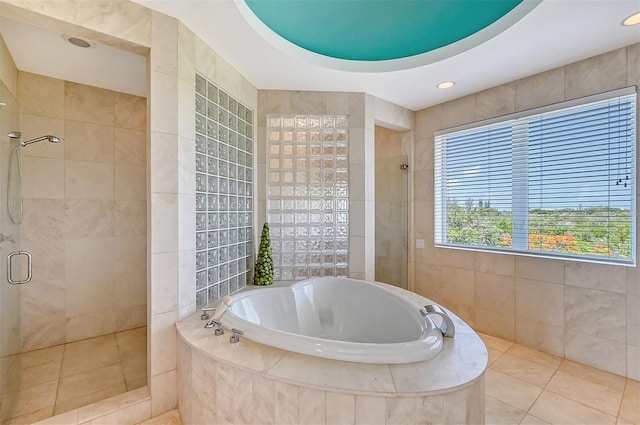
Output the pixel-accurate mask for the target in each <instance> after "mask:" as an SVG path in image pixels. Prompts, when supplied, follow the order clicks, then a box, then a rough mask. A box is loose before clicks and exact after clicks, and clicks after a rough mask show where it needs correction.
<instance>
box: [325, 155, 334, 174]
mask: <svg viewBox="0 0 640 425" xmlns="http://www.w3.org/2000/svg"><path fill="white" fill-rule="evenodd" d="M322 168H323V169H329V170H331V171H333V170H334V169H335V168H336V160H335V159H334V158H333V157H323V158H322Z"/></svg>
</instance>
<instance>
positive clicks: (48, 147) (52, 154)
mask: <svg viewBox="0 0 640 425" xmlns="http://www.w3.org/2000/svg"><path fill="white" fill-rule="evenodd" d="M45 134H51V135H53V136H57V137H59V138H60V140H61V141H62V143H35V144H32V145H29V148H28V149H22V150H21V154H22V156H38V157H42V158H52V159H63V158H64V151H65V146H66V144H67V142H66V139H65V123H64V120H63V119H61V118H51V117H45V116H41V115H32V114H24V113H23V114H22V140H31V139H35V138H36V137H40V136H42V135H45Z"/></svg>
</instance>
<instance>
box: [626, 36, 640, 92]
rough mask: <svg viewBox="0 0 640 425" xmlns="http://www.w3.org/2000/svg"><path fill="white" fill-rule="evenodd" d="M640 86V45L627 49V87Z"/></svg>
mask: <svg viewBox="0 0 640 425" xmlns="http://www.w3.org/2000/svg"><path fill="white" fill-rule="evenodd" d="M634 85H635V86H640V43H636V44H633V45H631V46H628V47H627V86H634Z"/></svg>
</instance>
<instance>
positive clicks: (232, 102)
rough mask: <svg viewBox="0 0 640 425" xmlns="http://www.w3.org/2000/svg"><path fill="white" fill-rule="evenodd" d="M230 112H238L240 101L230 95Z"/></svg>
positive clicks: (235, 113)
mask: <svg viewBox="0 0 640 425" xmlns="http://www.w3.org/2000/svg"><path fill="white" fill-rule="evenodd" d="M229 112H231V113H232V114H234V115H237V114H238V101H237V100H235V99H234V98H233V97H231V96H229Z"/></svg>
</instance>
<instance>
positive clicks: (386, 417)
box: [176, 279, 488, 425]
mask: <svg viewBox="0 0 640 425" xmlns="http://www.w3.org/2000/svg"><path fill="white" fill-rule="evenodd" d="M363 284H364V285H365V286H364V287H363ZM316 285H317V286H316ZM363 288H366V289H372V290H373V291H375V292H374V293H375V295H373V296H370V294H364V295H363V294H361V293H359V291H360V290H361V289H363ZM343 289H345V290H346V291H347V292H343ZM254 293H261V294H262V295H261V297H264V298H261V302H256V301H255V298H253V297H254ZM389 295H394V296H396V298H394V297H390V296H389ZM232 297H233V299H234V300H233V301H232V303H231V305H230V307H229V309H228V310H227V311H225V312H224V313H223V314H222V316H220V321H222V323H223V324H224V327H225V328H227V329H228V328H229V327H238V328H239V329H241V330H243V331H246V332H247V335H248V334H249V333H250V328H252V327H253V326H258V325H256V324H255V322H254V323H252V322H251V320H256V319H255V318H256V317H259V318H260V319H259V320H256V321H257V322H260V323H262V324H263V325H264V327H265V328H266V327H267V326H269V327H271V326H276V325H278V326H282V327H284V331H283V333H287V334H292V335H294V336H296V337H297V338H308V339H305V341H309V342H310V344H311V345H313V344H314V343H318V341H316V340H321V339H322V340H326V341H329V342H332V341H333V342H336V340H335V339H331V338H336V335H337V332H339V331H341V330H344V331H345V332H344V334H343V337H341V338H342V340H338V341H337V345H338V346H343V345H345V344H352V343H354V344H364V345H365V346H366V345H385V344H391V345H394V344H400V345H402V344H411V343H412V342H413V341H416V340H419V339H420V338H419V337H416V335H418V334H419V335H423V332H426V334H429V333H430V332H432V331H433V330H432V329H433V328H432V324H431V323H429V322H430V320H424V319H421V317H420V316H421V314H420V309H421V307H423V306H424V305H429V304H434V302H433V301H431V300H429V299H428V298H424V297H422V296H420V295H418V294H416V293H413V292H409V291H406V290H403V289H400V288H396V287H393V286H389V285H385V284H383V283H373V282H362V281H354V280H351V279H337V280H334V279H319V280H317V281H315V282H313V283H309V282H297V283H294V282H278V283H276V284H274V285H273V286H272V287H266V288H264V287H257V288H256V289H253V288H250V289H247V290H243V291H241V292H238V293H236V294H233V295H232ZM245 297H246V301H243V300H245ZM281 298H285V299H288V301H289V302H290V303H293V304H285V303H284V302H283V301H282V299H281ZM323 298H324V300H323ZM312 301H313V303H314V305H315V307H312V306H311V302H312ZM391 305H396V307H398V308H397V309H395V308H394V309H390V308H389V307H390V306H391ZM321 306H324V307H321ZM343 306H348V307H353V308H348V309H347V312H346V313H345V312H342V311H341V310H340V309H341V308H342V307H343ZM268 307H271V308H268ZM262 309H265V310H266V311H269V312H270V313H268V314H267V313H265V312H263V311H262ZM234 310H235V312H234ZM397 310H399V312H398V311H397ZM356 311H358V312H359V313H355V312H356ZM201 313H202V312H200V311H198V312H195V313H194V314H192V315H191V316H189V317H187V318H185V319H183V320H181V321H180V322H178V323H177V324H176V330H177V334H178V351H177V369H176V371H177V375H178V376H177V378H178V400H179V402H178V405H179V407H180V415H181V417H182V421H183V423H184V424H185V425H191V424H193V425H196V424H205V423H206V424H249V423H255V424H285V423H292V424H300V425H315V424H318V423H327V424H334V423H353V424H356V425H359V424H362V425H364V424H367V425H372V424H387V425H391V424H399V423H401V424H407V425H413V424H415V425H417V424H425V423H438V424H452V425H453V424H462V423H467V424H469V423H473V424H484V400H485V397H484V372H485V369H486V367H487V360H488V355H487V350H486V347H485V346H484V344H483V342H482V340H481V339H480V338H479V337H478V335H477V334H476V333H475V332H474V331H473V329H471V328H470V327H469V325H467V324H466V323H465V322H464V321H462V320H460V318H458V317H457V316H456V315H455V314H453V313H452V312H450V311H449V312H447V313H448V314H449V316H450V319H451V321H452V323H453V324H454V325H455V338H444V339H441V338H440V337H439V336H438V334H437V333H436V334H435V335H436V337H435V338H434V339H435V340H437V341H438V342H437V343H435V344H434V345H436V346H439V350H440V353H439V354H437V355H436V356H435V357H433V358H431V359H429V360H422V361H416V362H414V363H371V362H369V359H363V361H361V362H355V361H343V360H334V359H328V358H323V357H319V356H318V355H317V354H318V353H317V350H318V348H317V346H315V345H314V346H313V347H314V348H313V350H314V351H315V352H314V353H312V354H313V355H308V354H301V353H297V352H294V351H292V349H291V348H290V347H284V348H277V347H273V346H272V345H273V344H272V342H273V341H266V343H260V342H255V341H252V340H251V339H249V338H246V337H245V336H242V337H240V341H239V342H238V343H231V342H230V334H231V332H229V331H228V330H227V331H226V332H225V334H224V335H222V336H219V335H217V334H216V332H215V329H214V328H206V327H205V323H207V322H208V321H207V320H201V317H200V316H201ZM263 313H264V314H263ZM298 313H299V314H298ZM241 314H242V315H244V317H245V318H246V319H249V320H245V319H239V317H238V316H239V315H241ZM356 315H358V316H361V317H355V316H356ZM234 316H235V317H234ZM399 317H400V318H402V317H405V318H408V319H407V321H408V323H409V325H408V327H409V326H414V325H415V326H416V327H419V328H420V331H419V332H418V331H416V330H413V331H406V330H405V329H399V330H398V329H397V328H394V326H395V325H393V323H395V321H396V320H397V319H398V318H399ZM288 318H293V319H295V320H289V319H288ZM240 320H242V321H240ZM355 323H360V324H361V325H358V326H362V327H361V328H358V327H355ZM412 323H413V325H412ZM424 323H428V324H424ZM422 326H425V328H424V329H423V328H422ZM216 329H219V328H218V327H216ZM425 329H430V330H425ZM265 330H266V329H265ZM301 330H302V331H305V332H306V331H308V330H311V331H309V333H311V334H312V335H314V336H307V335H300V334H298V335H295V333H294V331H295V332H300V331H301ZM380 330H385V331H387V332H389V334H387V333H386V332H377V331H380ZM218 333H219V332H218ZM396 333H397V334H398V335H400V336H401V337H400V340H407V339H410V340H411V341H404V342H398V339H397V337H398V336H397V335H396ZM267 335H268V334H267ZM363 335H369V336H370V337H371V338H383V337H381V335H389V336H388V339H386V340H385V339H383V342H380V343H377V344H376V343H371V342H360V341H362V338H363ZM371 335H373V336H371ZM319 336H322V337H323V338H319ZM258 338H259V337H258ZM384 338H387V337H384ZM311 341H313V342H311ZM378 341H379V340H378ZM394 341H395V342H394ZM267 344H269V345H267ZM322 344H324V342H322ZM410 347H411V348H410V349H407V350H409V351H412V350H414V348H416V347H413V346H410ZM368 348H371V347H368ZM431 354H433V352H431V353H430V354H429V355H431ZM396 360H397V359H396Z"/></svg>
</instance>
